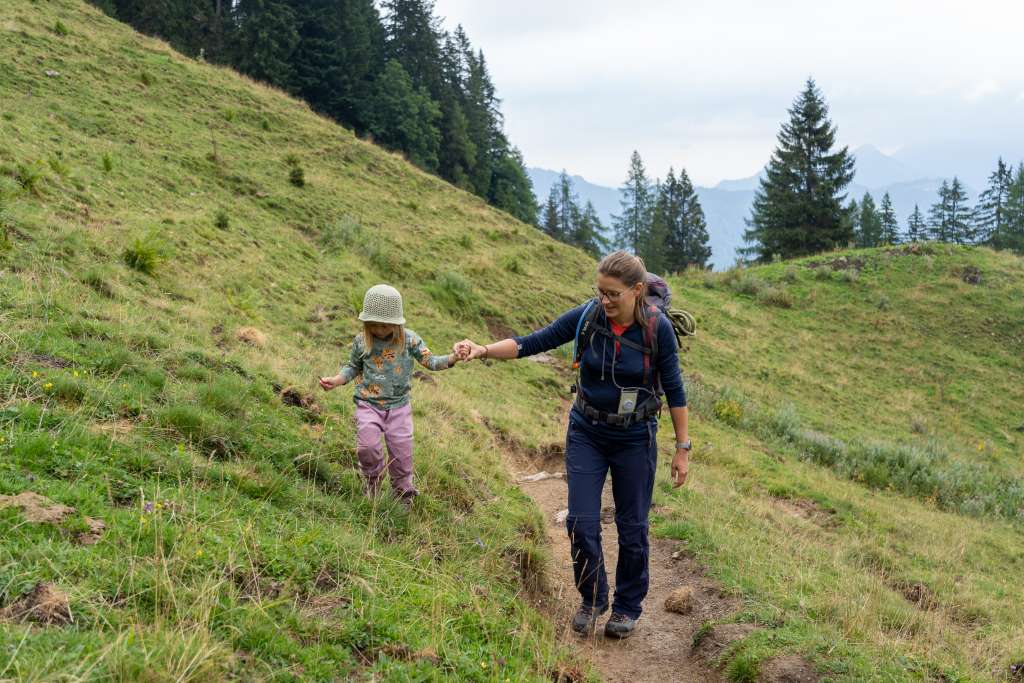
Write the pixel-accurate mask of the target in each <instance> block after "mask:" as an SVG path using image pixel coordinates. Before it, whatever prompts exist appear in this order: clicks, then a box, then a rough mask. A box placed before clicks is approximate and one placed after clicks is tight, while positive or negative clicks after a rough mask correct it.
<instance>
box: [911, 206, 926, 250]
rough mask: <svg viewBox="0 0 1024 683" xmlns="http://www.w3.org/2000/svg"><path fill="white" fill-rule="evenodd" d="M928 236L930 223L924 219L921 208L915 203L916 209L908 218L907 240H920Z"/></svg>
mask: <svg viewBox="0 0 1024 683" xmlns="http://www.w3.org/2000/svg"><path fill="white" fill-rule="evenodd" d="M927 237H928V224H927V223H926V222H925V220H924V214H922V213H921V208H920V207H919V206H918V205H917V204H914V211H913V213H911V214H910V218H908V219H907V241H908V242H918V241H920V240H923V239H926V238H927Z"/></svg>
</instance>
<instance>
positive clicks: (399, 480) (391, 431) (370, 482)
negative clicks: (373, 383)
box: [356, 401, 416, 497]
mask: <svg viewBox="0 0 1024 683" xmlns="http://www.w3.org/2000/svg"><path fill="white" fill-rule="evenodd" d="M381 437H383V438H384V441H385V442H386V443H387V447H388V456H389V457H388V460H387V468H388V474H389V475H391V488H392V490H393V491H394V492H395V494H396V495H398V496H400V497H404V496H411V495H415V494H416V489H415V488H413V485H412V405H410V404H408V403H406V404H405V405H404V406H402V407H401V408H394V409H392V410H380V409H379V408H375V407H373V406H371V405H370V404H368V403H364V402H362V401H359V402H358V403H357V404H356V455H357V456H358V457H359V469H360V471H361V472H362V473H363V476H364V477H365V479H366V486H367V490H368V492H370V493H376V492H377V489H378V488H379V486H380V480H381V478H382V476H383V475H384V464H385V461H384V448H383V446H382V444H381Z"/></svg>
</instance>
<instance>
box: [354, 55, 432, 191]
mask: <svg viewBox="0 0 1024 683" xmlns="http://www.w3.org/2000/svg"><path fill="white" fill-rule="evenodd" d="M377 85H378V87H377V88H376V92H375V93H374V97H373V100H372V101H371V103H370V126H369V130H370V132H371V133H372V134H373V135H374V137H375V138H376V140H377V141H378V142H379V143H380V144H382V145H384V146H385V147H389V148H390V149H394V150H398V151H401V152H404V153H405V154H406V156H408V158H409V160H410V161H411V162H412V163H414V164H416V165H417V166H420V167H421V168H424V169H426V170H428V171H433V170H434V169H436V168H437V151H438V145H439V144H440V142H441V140H440V134H439V133H438V131H437V127H436V123H437V120H438V119H439V118H440V117H441V112H440V111H439V109H438V107H437V104H436V103H435V102H434V101H433V100H432V99H431V98H430V93H428V92H427V91H426V89H424V88H416V87H415V86H413V84H412V79H411V78H410V77H409V74H407V73H406V72H405V69H404V68H403V67H402V65H401V64H400V63H399V62H398V60H395V59H392V60H391V61H389V62H388V63H387V65H386V66H385V67H384V73H383V74H381V76H380V78H379V79H378V84H377Z"/></svg>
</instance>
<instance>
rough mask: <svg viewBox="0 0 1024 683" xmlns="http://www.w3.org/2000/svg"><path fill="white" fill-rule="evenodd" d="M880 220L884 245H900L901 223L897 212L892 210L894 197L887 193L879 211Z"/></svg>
mask: <svg viewBox="0 0 1024 683" xmlns="http://www.w3.org/2000/svg"><path fill="white" fill-rule="evenodd" d="M878 218H879V220H880V221H881V223H882V233H881V242H882V244H899V241H900V223H899V220H897V218H896V210H895V209H893V208H892V197H890V196H889V193H888V192H886V193H885V194H884V195H882V204H881V206H880V207H879V210H878Z"/></svg>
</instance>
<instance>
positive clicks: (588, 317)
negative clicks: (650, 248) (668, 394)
mask: <svg viewBox="0 0 1024 683" xmlns="http://www.w3.org/2000/svg"><path fill="white" fill-rule="evenodd" d="M644 301H645V303H646V304H647V324H646V325H645V326H644V345H643V346H641V345H639V344H636V343H634V342H632V341H630V340H628V339H624V338H622V337H620V336H618V335H617V334H615V333H614V332H612V330H611V327H610V326H607V325H606V326H602V325H599V324H598V322H597V320H598V317H599V316H600V314H601V306H600V304H599V302H598V300H597V299H591V300H590V301H589V302H587V306H586V308H584V309H583V315H581V316H580V320H579V322H578V323H577V324H576V337H575V339H574V341H573V350H572V368H573V370H579V367H580V361H581V360H582V358H583V352H584V351H585V350H586V348H587V346H589V345H590V342H591V340H592V339H593V338H594V335H595V334H602V335H604V336H607V337H610V338H611V339H612V340H614V341H616V342H618V343H619V344H622V345H624V346H628V347H630V348H632V349H635V350H637V351H640V352H641V353H643V354H644V382H643V385H644V386H650V385H651V384H652V383H653V384H654V386H655V393H656V394H661V393H662V392H661V381H660V380H658V379H657V378H656V376H655V368H654V365H655V363H656V362H657V358H658V317H659V314H661V315H664V316H665V317H666V318H668V320H669V322H670V323H672V331H673V332H674V333H675V336H676V344H677V347H681V346H682V343H683V338H684V337H692V336H695V335H696V334H697V323H696V321H695V320H694V318H693V316H692V315H690V314H689V313H687V312H686V311H684V310H682V309H679V308H671V307H670V304H671V302H672V289H671V288H670V287H669V286H668V283H667V282H665V281H664V280H663V279H662V278H660V277H658V276H657V275H653V274H651V273H648V274H647V294H646V296H645V297H644ZM652 377H654V379H655V381H654V382H652V381H651V380H652ZM576 388H577V387H576V385H575V384H574V385H573V387H572V391H573V393H575V392H576Z"/></svg>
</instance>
